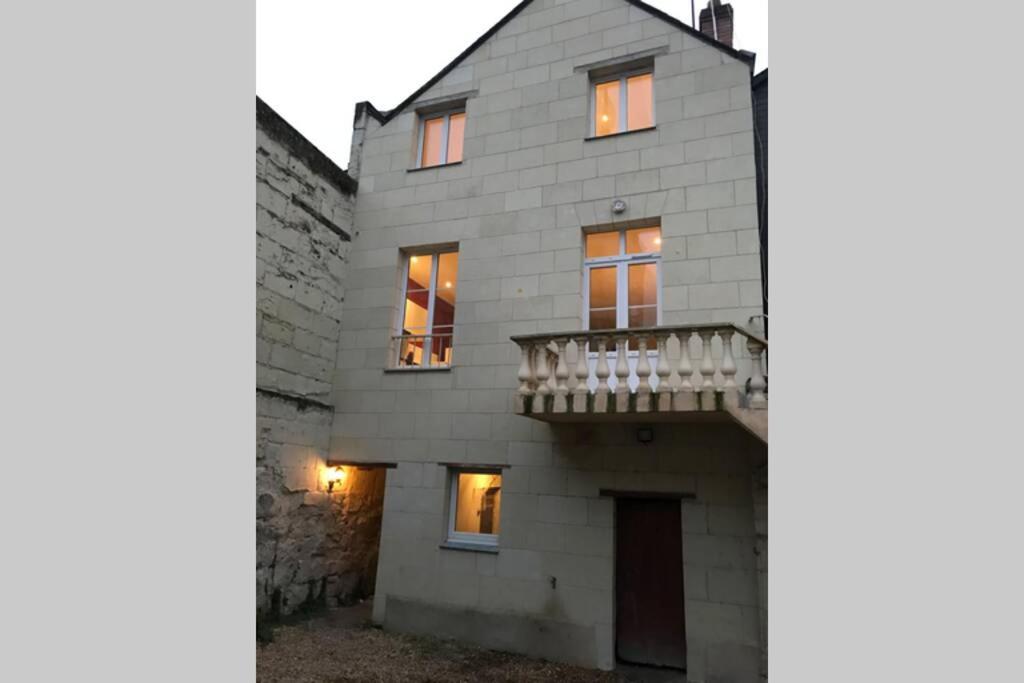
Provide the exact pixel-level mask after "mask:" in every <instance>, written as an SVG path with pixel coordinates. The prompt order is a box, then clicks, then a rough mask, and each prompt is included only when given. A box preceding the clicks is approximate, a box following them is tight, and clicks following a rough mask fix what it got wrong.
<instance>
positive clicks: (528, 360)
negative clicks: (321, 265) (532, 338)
mask: <svg viewBox="0 0 1024 683" xmlns="http://www.w3.org/2000/svg"><path fill="white" fill-rule="evenodd" d="M519 348H520V350H521V351H522V354H523V358H522V362H520V363H519V375H518V376H519V391H518V394H517V396H516V412H517V413H519V414H523V413H525V412H526V403H527V401H528V399H529V398H530V397H531V396H533V385H534V379H533V357H532V356H533V347H532V346H531V345H530V344H528V343H527V344H520V345H519Z"/></svg>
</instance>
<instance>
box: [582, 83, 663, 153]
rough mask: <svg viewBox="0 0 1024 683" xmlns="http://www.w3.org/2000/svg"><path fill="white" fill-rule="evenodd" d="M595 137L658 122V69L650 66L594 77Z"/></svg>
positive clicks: (592, 99)
mask: <svg viewBox="0 0 1024 683" xmlns="http://www.w3.org/2000/svg"><path fill="white" fill-rule="evenodd" d="M590 100H591V119H592V121H593V123H592V125H591V134H592V135H593V136H594V137H602V136H605V135H614V134H616V133H626V132H629V131H631V130H643V129H644V128H651V127H652V126H654V72H653V71H652V70H651V68H650V67H646V68H643V69H637V70H633V71H626V72H622V73H616V74H613V75H608V76H601V77H592V78H591V98H590Z"/></svg>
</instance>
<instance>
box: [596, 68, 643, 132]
mask: <svg viewBox="0 0 1024 683" xmlns="http://www.w3.org/2000/svg"><path fill="white" fill-rule="evenodd" d="M643 74H650V75H651V125H650V126H646V127H644V128H636V129H635V130H648V129H650V128H654V127H655V126H656V125H657V120H656V118H655V117H656V111H657V107H656V106H654V105H655V102H657V98H656V96H655V93H654V85H655V84H654V68H653V67H650V66H645V67H642V68H639V69H630V70H629V71H621V72H617V73H615V74H612V75H609V76H602V77H600V78H591V79H590V137H593V138H607V137H611V136H612V135H621V134H622V133H631V132H634V131H631V130H629V128H628V127H627V126H628V125H629V104H628V102H627V100H628V99H629V88H628V87H627V81H628V79H630V78H631V77H633V76H642V75H643ZM614 81H618V82H619V129H618V130H617V131H615V132H614V133H606V134H605V135H598V134H597V86H599V85H602V84H604V83H612V82H614Z"/></svg>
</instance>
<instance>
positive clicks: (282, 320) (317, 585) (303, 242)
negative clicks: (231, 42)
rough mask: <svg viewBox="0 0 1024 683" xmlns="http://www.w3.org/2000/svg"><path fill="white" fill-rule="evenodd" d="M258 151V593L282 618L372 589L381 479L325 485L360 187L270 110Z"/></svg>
mask: <svg viewBox="0 0 1024 683" xmlns="http://www.w3.org/2000/svg"><path fill="white" fill-rule="evenodd" d="M256 143H257V145H256V184H257V206H256V214H257V215H256V256H257V261H256V264H257V270H256V293H257V309H256V325H257V332H256V345H257V370H256V391H257V451H256V481H257V519H256V533H257V558H256V593H257V608H258V610H259V612H260V614H261V615H262V616H264V617H276V616H284V615H287V614H291V613H294V612H295V611H297V610H300V609H302V608H303V607H308V606H313V605H320V604H325V603H329V602H332V601H334V602H346V601H351V600H353V599H355V598H358V597H361V596H362V595H365V594H366V592H367V591H370V592H372V590H373V580H374V578H375V573H376V545H377V540H376V536H375V535H374V534H375V533H376V530H379V528H380V508H381V499H382V498H383V495H384V482H383V475H377V474H374V473H372V472H371V473H354V474H353V476H352V477H350V478H349V479H348V480H347V481H346V482H345V485H344V486H343V487H341V490H335V492H334V493H332V494H328V493H327V492H326V490H325V486H324V483H323V482H322V476H323V472H324V466H325V462H326V458H327V452H328V446H329V444H330V434H331V422H332V418H333V414H334V408H333V406H332V405H331V403H330V400H331V398H330V397H331V388H332V373H333V371H334V365H335V357H336V355H337V341H338V334H339V330H340V324H341V309H342V304H343V301H344V298H345V290H344V276H345V270H346V266H347V262H348V252H349V247H350V244H351V235H352V211H353V203H354V195H355V183H354V181H352V179H351V178H349V177H348V175H347V174H346V173H345V172H344V171H342V170H341V169H339V168H338V167H337V166H335V165H334V164H333V163H332V162H331V161H330V160H329V159H327V158H326V157H325V156H323V154H322V153H321V152H319V150H317V149H316V148H315V147H314V146H313V145H312V144H310V143H309V142H308V141H307V140H305V138H303V137H302V136H301V135H300V134H299V133H298V132H297V131H295V129H294V128H292V127H291V126H290V125H288V124H287V123H286V122H285V121H284V120H283V119H281V118H280V116H278V115H277V114H276V113H274V112H273V110H272V109H270V108H269V107H267V106H266V105H265V104H264V103H262V102H258V103H257V141H256ZM367 539H369V540H371V541H372V543H370V547H363V545H366V541H367ZM354 544H355V545H354ZM359 544H363V545H359Z"/></svg>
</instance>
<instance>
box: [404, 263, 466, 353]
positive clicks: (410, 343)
mask: <svg viewBox="0 0 1024 683" xmlns="http://www.w3.org/2000/svg"><path fill="white" fill-rule="evenodd" d="M458 272H459V253H458V252H457V251H452V250H450V249H449V250H444V251H440V250H439V251H435V252H417V253H411V254H409V255H408V256H407V258H406V260H405V292H404V295H403V297H402V322H401V328H400V329H399V331H398V335H397V336H396V337H395V338H394V341H395V342H396V343H395V345H394V346H395V354H396V355H395V356H394V357H393V360H392V362H393V363H395V365H397V366H398V367H410V368H414V367H418V368H438V367H442V368H443V367H449V366H451V362H452V333H453V331H454V329H455V327H454V326H455V292H456V290H457V285H458Z"/></svg>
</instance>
